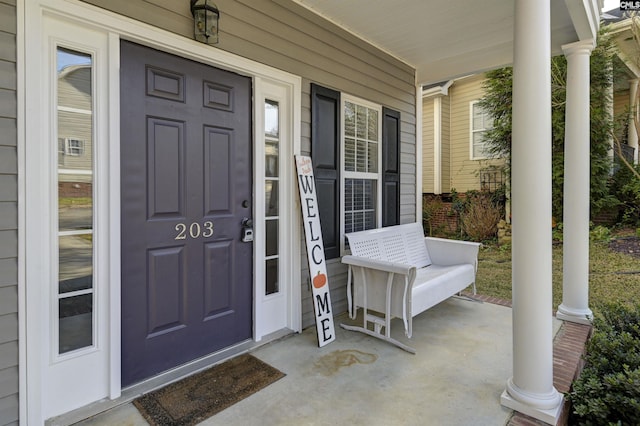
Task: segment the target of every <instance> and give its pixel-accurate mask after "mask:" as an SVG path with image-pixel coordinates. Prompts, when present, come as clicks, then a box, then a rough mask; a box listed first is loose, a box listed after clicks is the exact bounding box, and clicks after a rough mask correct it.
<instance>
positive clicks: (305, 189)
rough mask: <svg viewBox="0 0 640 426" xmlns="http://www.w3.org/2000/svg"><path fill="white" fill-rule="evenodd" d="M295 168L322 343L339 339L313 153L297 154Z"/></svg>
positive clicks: (319, 339) (315, 310)
mask: <svg viewBox="0 0 640 426" xmlns="http://www.w3.org/2000/svg"><path fill="white" fill-rule="evenodd" d="M295 160H296V169H297V175H298V189H299V190H300V207H301V208H302V223H303V224H304V235H305V239H306V241H307V260H308V261H309V274H310V276H311V287H312V288H311V291H312V294H313V310H314V312H315V318H316V330H317V332H318V346H320V347H322V346H324V345H326V344H327V343H331V342H333V341H334V340H335V339H336V333H335V329H334V327H333V314H332V313H331V297H330V294H329V280H328V278H327V265H326V263H325V259H324V245H323V243H322V229H321V228H320V217H319V210H318V200H317V198H316V193H315V189H316V188H315V179H314V178H313V166H312V164H311V157H306V156H302V155H296V156H295Z"/></svg>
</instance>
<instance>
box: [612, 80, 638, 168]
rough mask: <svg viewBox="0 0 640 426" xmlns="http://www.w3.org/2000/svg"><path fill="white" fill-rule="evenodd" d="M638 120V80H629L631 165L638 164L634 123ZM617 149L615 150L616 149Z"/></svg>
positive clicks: (636, 135) (636, 133)
mask: <svg viewBox="0 0 640 426" xmlns="http://www.w3.org/2000/svg"><path fill="white" fill-rule="evenodd" d="M637 120H638V79H637V78H636V79H633V80H629V133H628V135H629V137H628V141H629V146H631V147H632V148H634V149H635V151H634V157H633V164H638V158H640V156H639V155H638V129H636V121H637ZM616 149H617V148H616Z"/></svg>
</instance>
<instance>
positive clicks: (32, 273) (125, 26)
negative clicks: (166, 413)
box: [17, 0, 302, 424]
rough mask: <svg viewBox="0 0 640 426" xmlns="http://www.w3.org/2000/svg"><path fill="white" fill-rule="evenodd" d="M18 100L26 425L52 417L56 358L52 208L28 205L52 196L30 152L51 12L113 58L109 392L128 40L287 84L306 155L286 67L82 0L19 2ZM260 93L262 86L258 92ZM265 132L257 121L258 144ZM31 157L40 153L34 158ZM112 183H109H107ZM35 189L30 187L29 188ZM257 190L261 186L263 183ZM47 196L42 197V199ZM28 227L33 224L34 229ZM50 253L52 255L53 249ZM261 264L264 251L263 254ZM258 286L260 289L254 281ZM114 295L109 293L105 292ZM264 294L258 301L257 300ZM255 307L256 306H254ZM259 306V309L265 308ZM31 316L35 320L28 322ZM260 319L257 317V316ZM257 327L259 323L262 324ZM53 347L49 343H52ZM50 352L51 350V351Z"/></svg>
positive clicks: (296, 135)
mask: <svg viewBox="0 0 640 426" xmlns="http://www.w3.org/2000/svg"><path fill="white" fill-rule="evenodd" d="M18 3H19V5H18V19H19V22H18V36H17V39H18V40H17V44H18V49H19V52H18V73H19V77H18V81H19V84H18V99H19V101H18V102H19V103H18V105H19V106H20V111H19V114H18V125H19V127H20V128H19V131H18V152H19V153H21V155H20V157H19V183H20V184H19V188H18V199H19V200H20V201H19V211H20V212H19V214H20V218H21V219H22V220H21V222H20V226H19V230H18V232H19V241H20V242H21V246H20V259H21V260H20V265H19V268H20V270H19V283H18V284H19V295H20V307H21V311H20V312H21V314H20V318H19V320H20V330H21V340H20V349H21V351H20V389H21V392H20V413H21V416H20V418H21V421H22V422H24V423H25V424H27V423H28V424H31V423H33V424H40V423H42V422H43V421H44V420H45V418H46V417H47V413H45V412H44V410H43V398H42V394H41V392H42V390H43V389H46V383H45V382H46V380H47V379H46V377H45V376H46V375H45V374H44V370H45V369H46V368H47V366H48V365H49V364H48V363H49V360H48V356H42V355H41V354H42V353H43V351H42V349H44V348H43V347H42V345H41V344H40V343H39V342H40V341H41V337H42V335H43V333H45V332H46V330H47V326H48V325H47V321H48V320H49V319H48V318H42V317H43V316H44V315H39V312H43V311H46V310H44V309H43V308H45V304H46V303H47V301H46V300H43V298H42V297H38V294H37V293H38V292H37V286H38V285H41V280H42V278H43V277H46V276H47V274H48V271H49V263H50V261H49V259H46V256H45V257H43V258H41V259H38V258H37V257H36V254H40V255H41V254H42V251H43V249H42V248H38V247H39V244H40V243H41V242H40V241H39V239H38V235H39V234H41V233H46V232H49V231H48V229H46V228H47V224H46V223H45V224H43V220H42V219H40V218H37V217H36V216H37V215H42V214H47V212H46V211H45V212H38V213H36V212H33V211H31V210H30V209H29V210H28V206H31V205H32V204H33V203H34V204H35V205H38V203H40V204H42V203H43V202H42V201H41V200H42V199H44V200H47V202H48V200H49V198H48V197H49V195H48V194H46V193H44V191H43V190H42V188H44V186H43V184H42V182H43V181H45V177H44V176H42V175H41V171H40V170H37V169H35V170H34V166H37V164H38V163H42V162H43V161H47V160H46V159H42V158H36V157H39V155H40V153H38V152H33V150H32V151H29V150H28V149H27V148H28V147H29V146H35V142H36V140H37V139H38V138H40V137H42V136H43V135H38V133H37V130H35V129H34V127H35V126H34V124H33V123H32V122H31V121H30V120H36V119H37V117H39V116H41V115H43V114H46V112H44V111H45V110H46V107H45V108H44V109H43V108H42V107H41V106H40V105H39V104H38V94H37V93H38V91H40V92H41V91H42V90H44V88H45V87H47V83H46V81H45V80H44V78H47V76H43V74H46V72H44V71H43V68H41V66H42V65H47V64H43V63H42V57H43V51H42V49H43V48H45V49H46V46H43V44H44V37H45V36H46V34H45V32H44V31H45V29H43V25H42V24H43V22H44V17H45V16H48V17H52V18H56V19H59V20H61V21H65V22H67V23H69V24H72V25H77V26H78V27H84V28H87V29H90V30H92V31H101V32H103V33H104V34H105V36H106V37H107V45H108V47H107V51H106V55H105V56H106V57H108V64H107V68H106V69H107V75H108V81H107V83H106V88H107V93H108V103H107V108H106V111H103V116H102V117H104V119H105V120H106V123H105V124H106V128H105V129H104V132H105V133H104V134H105V135H106V136H105V137H106V138H107V140H108V141H109V145H108V148H107V151H106V153H105V156H104V158H103V159H106V162H105V163H103V164H100V165H99V166H100V167H103V168H104V169H103V176H104V182H105V183H106V185H105V189H106V197H105V198H106V200H107V203H106V205H105V207H104V211H103V213H104V217H105V218H106V221H104V222H103V223H102V226H103V228H102V229H104V230H105V231H106V234H105V235H108V240H107V243H106V245H105V247H106V252H105V257H107V258H108V261H107V262H106V264H105V268H104V269H105V270H103V271H102V272H98V273H104V274H105V275H104V277H109V276H110V277H111V280H110V281H111V284H110V285H108V286H106V287H104V288H103V289H102V290H101V297H103V298H106V299H107V300H106V306H107V314H108V320H107V324H106V328H107V338H106V342H105V345H103V348H104V349H105V350H106V351H107V352H108V355H107V357H108V365H106V366H104V367H103V368H105V374H107V375H108V392H107V393H106V394H105V395H104V397H109V398H112V399H113V398H117V397H119V396H120V393H121V383H120V368H121V367H120V349H121V348H120V325H121V324H120V281H119V279H118V277H119V276H120V176H119V172H120V170H119V167H120V141H119V139H120V138H119V135H120V130H119V129H120V119H119V114H120V113H119V98H120V96H119V55H120V53H119V52H120V40H121V39H126V40H130V41H133V42H137V43H140V44H143V45H146V46H149V47H152V48H156V49H159V50H163V51H165V52H168V53H172V54H175V55H178V56H182V57H185V58H188V59H193V60H196V61H198V62H202V63H205V64H210V65H212V66H216V67H218V68H224V69H228V70H231V71H234V72H237V73H239V74H244V75H247V76H250V77H252V78H253V79H254V87H255V88H258V87H261V86H260V84H261V82H266V83H271V84H276V85H280V86H282V87H284V88H286V93H287V96H288V102H289V104H290V109H291V111H290V113H291V115H290V117H291V120H290V129H289V130H290V141H291V144H290V146H289V148H290V150H291V154H292V155H293V154H299V153H300V133H301V130H300V123H301V87H302V81H301V78H300V77H298V76H295V75H292V74H289V73H286V72H283V71H281V70H278V69H275V68H272V67H269V66H267V65H264V64H260V63H257V62H254V61H251V60H249V59H246V58H242V57H239V56H236V55H234V54H231V53H229V52H225V51H222V50H219V49H216V48H214V47H211V46H207V45H204V44H201V43H198V42H195V41H193V40H190V39H187V38H184V37H181V36H178V35H176V34H173V33H169V32H167V31H164V30H162V29H159V28H156V27H153V26H150V25H147V24H144V23H141V22H138V21H135V20H132V19H130V18H126V17H123V16H120V15H117V14H115V13H112V12H108V11H105V10H103V9H100V8H97V7H95V6H92V5H88V4H86V3H82V2H79V1H77V0H35V1H28V2H24V3H23V2H18ZM254 90H256V89H254ZM261 130H262V129H256V128H255V126H254V141H256V142H257V141H258V140H259V138H258V137H256V136H257V134H258V132H259V131H261ZM30 158H35V162H34V160H30ZM291 170H292V172H291V173H288V174H287V176H286V178H287V179H295V174H294V173H293V160H292V161H291ZM107 186H108V188H107ZM27 188H28V189H29V190H28V191H27ZM256 189H257V188H256ZM287 195H288V196H287V198H286V199H284V200H283V201H284V205H282V208H283V209H286V210H287V212H289V213H290V214H291V216H290V217H289V219H290V220H287V222H283V224H285V223H286V224H287V225H288V232H287V233H286V244H287V245H288V247H290V250H289V254H290V256H289V255H288V256H287V257H284V258H283V260H286V261H287V262H286V267H287V271H286V273H287V275H288V276H289V277H290V279H289V280H287V282H288V283H290V288H289V294H288V300H287V309H288V316H287V322H288V324H287V328H289V329H291V330H293V331H300V330H301V328H302V318H301V316H302V314H301V306H300V305H301V300H300V299H301V297H300V292H301V282H300V280H301V278H300V258H299V256H298V255H297V253H299V244H300V243H299V241H300V235H299V232H300V226H299V218H298V217H297V215H295V214H293V212H296V211H297V210H295V203H296V200H295V191H289V193H288V194H287ZM38 200H40V201H38ZM27 225H28V226H27ZM45 252H46V253H48V252H47V251H46V250H45ZM255 259H256V262H258V261H259V260H260V259H259V256H255ZM254 288H255V286H254ZM105 292H106V293H105ZM258 300H259V299H257V298H256V303H257V301H258ZM254 309H256V307H255V306H254ZM259 310H260V309H259V307H258V311H259ZM27 318H29V321H27ZM254 321H256V317H254ZM254 329H255V328H254ZM258 331H259V330H256V333H255V335H254V338H255V339H256V340H260V339H261V338H262V337H263V336H262V335H260V334H259V333H258ZM47 349H48V347H47ZM47 352H48V351H47Z"/></svg>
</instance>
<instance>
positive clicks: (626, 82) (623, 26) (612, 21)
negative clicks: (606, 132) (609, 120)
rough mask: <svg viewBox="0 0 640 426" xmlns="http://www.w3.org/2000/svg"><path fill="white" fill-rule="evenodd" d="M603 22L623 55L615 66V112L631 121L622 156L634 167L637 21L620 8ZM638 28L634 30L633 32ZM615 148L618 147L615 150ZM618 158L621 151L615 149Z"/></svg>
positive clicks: (639, 73) (638, 156) (639, 50)
mask: <svg viewBox="0 0 640 426" xmlns="http://www.w3.org/2000/svg"><path fill="white" fill-rule="evenodd" d="M602 19H603V22H604V23H605V24H607V25H608V28H609V31H610V32H611V34H612V35H613V36H614V39H615V41H616V45H617V46H618V48H619V50H620V54H619V55H618V57H617V58H616V61H615V63H614V69H615V70H616V74H615V80H614V88H613V90H614V92H613V93H614V97H613V113H614V116H615V117H617V118H618V117H624V115H625V114H626V113H628V114H629V118H628V120H627V123H626V129H625V128H624V127H625V126H623V129H621V133H619V134H618V138H619V139H620V142H621V143H622V150H623V152H622V155H624V156H625V158H627V160H628V161H629V162H630V163H632V164H638V162H639V161H640V149H638V126H640V119H639V118H638V117H639V115H638V114H639V105H640V98H639V97H638V94H639V93H640V92H638V82H639V81H640V40H638V36H639V35H640V34H639V33H638V20H637V17H636V18H630V17H629V15H628V13H623V11H621V10H619V9H612V10H609V11H607V12H606V13H604V14H603V16H602ZM634 26H635V28H636V29H635V31H634V30H633V28H634ZM614 148H615V147H614ZM615 155H618V150H617V148H615Z"/></svg>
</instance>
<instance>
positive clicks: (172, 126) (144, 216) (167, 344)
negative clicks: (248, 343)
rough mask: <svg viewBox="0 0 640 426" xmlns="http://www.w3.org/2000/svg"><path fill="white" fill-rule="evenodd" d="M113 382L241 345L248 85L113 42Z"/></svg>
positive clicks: (244, 335) (246, 274)
mask: <svg viewBox="0 0 640 426" xmlns="http://www.w3.org/2000/svg"><path fill="white" fill-rule="evenodd" d="M120 84H121V89H120V95H121V135H120V137H121V151H120V154H121V194H122V196H121V197H122V198H121V202H122V207H121V209H122V228H121V229H122V235H121V237H122V384H123V386H126V385H129V384H132V383H135V382H138V381H140V380H142V379H145V378H147V377H150V376H153V375H155V374H157V373H159V372H162V371H165V370H168V369H170V368H172V367H175V366H178V365H181V364H184V363H186V362H188V361H191V360H193V359H196V358H199V357H201V356H204V355H207V354H210V353H212V352H215V351H216V350H219V349H222V348H225V347H228V346H230V345H233V344H234V343H237V342H240V341H243V340H246V339H249V338H251V333H252V294H253V279H252V270H253V257H252V256H253V247H252V243H251V242H243V241H242V240H241V233H242V221H243V219H244V218H251V212H252V206H251V200H252V198H251V193H252V190H251V180H252V173H251V170H252V161H251V80H250V79H249V78H247V77H243V76H240V75H237V74H234V73H231V72H228V71H224V70H220V69H216V68H213V67H210V66H206V65H204V64H200V63H197V62H193V61H189V60H186V59H183V58H179V57H176V56H173V55H169V54H166V53H162V52H159V51H156V50H153V49H149V48H146V47H142V46H139V45H136V44H133V43H129V42H122V45H121V72H120Z"/></svg>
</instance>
